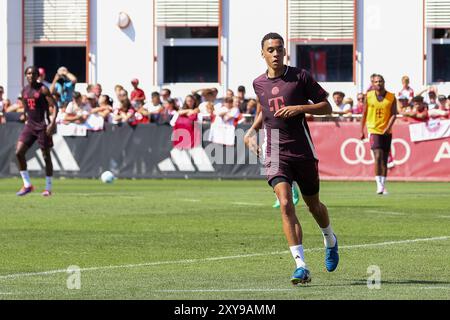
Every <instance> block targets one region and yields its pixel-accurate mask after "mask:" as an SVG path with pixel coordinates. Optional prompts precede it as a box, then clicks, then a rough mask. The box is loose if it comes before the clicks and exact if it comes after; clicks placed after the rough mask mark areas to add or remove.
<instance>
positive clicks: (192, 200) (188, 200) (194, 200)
mask: <svg viewBox="0 0 450 320" xmlns="http://www.w3.org/2000/svg"><path fill="white" fill-rule="evenodd" d="M179 200H181V201H187V202H200V199H179Z"/></svg>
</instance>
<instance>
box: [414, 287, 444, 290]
mask: <svg viewBox="0 0 450 320" xmlns="http://www.w3.org/2000/svg"><path fill="white" fill-rule="evenodd" d="M420 289H425V290H433V289H439V290H450V287H421V288H420Z"/></svg>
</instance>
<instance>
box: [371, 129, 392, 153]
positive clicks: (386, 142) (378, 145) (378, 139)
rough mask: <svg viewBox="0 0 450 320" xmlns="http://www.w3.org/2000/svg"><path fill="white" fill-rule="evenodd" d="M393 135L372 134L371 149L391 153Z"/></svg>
mask: <svg viewBox="0 0 450 320" xmlns="http://www.w3.org/2000/svg"><path fill="white" fill-rule="evenodd" d="M391 142H392V134H373V133H371V134H370V149H372V150H375V149H381V150H383V151H386V152H389V151H391Z"/></svg>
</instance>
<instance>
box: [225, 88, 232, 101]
mask: <svg viewBox="0 0 450 320" xmlns="http://www.w3.org/2000/svg"><path fill="white" fill-rule="evenodd" d="M233 97H234V92H233V90H231V89H227V93H226V94H225V98H233ZM224 102H225V100H224Z"/></svg>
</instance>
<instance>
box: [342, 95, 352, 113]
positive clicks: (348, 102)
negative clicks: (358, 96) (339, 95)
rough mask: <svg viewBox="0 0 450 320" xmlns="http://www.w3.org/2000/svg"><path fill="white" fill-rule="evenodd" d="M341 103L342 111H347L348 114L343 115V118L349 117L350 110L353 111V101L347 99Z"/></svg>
mask: <svg viewBox="0 0 450 320" xmlns="http://www.w3.org/2000/svg"><path fill="white" fill-rule="evenodd" d="M342 103H343V104H344V109H346V110H347V109H349V110H350V112H347V113H346V114H344V116H351V115H352V114H353V112H352V110H353V99H352V98H350V97H348V98H345V99H344V100H343V101H342Z"/></svg>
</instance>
